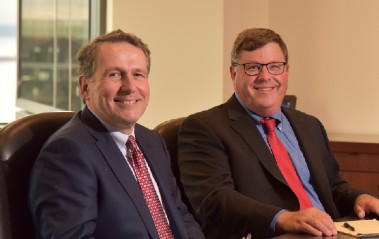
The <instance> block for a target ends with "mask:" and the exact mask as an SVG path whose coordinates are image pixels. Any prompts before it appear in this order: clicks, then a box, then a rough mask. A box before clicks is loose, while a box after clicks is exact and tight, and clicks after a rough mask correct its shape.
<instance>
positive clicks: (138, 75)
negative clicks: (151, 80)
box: [133, 72, 146, 78]
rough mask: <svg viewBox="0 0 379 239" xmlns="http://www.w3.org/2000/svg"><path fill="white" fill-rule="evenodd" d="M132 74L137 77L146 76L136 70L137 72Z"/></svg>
mask: <svg viewBox="0 0 379 239" xmlns="http://www.w3.org/2000/svg"><path fill="white" fill-rule="evenodd" d="M133 76H134V77H138V78H145V77H146V75H145V74H143V73H139V72H138V73H134V74H133Z"/></svg>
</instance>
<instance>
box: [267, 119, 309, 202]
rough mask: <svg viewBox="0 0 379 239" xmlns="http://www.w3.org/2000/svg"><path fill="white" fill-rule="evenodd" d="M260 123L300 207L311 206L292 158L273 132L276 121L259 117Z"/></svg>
mask: <svg viewBox="0 0 379 239" xmlns="http://www.w3.org/2000/svg"><path fill="white" fill-rule="evenodd" d="M261 123H262V124H263V125H264V127H265V128H266V134H267V140H268V143H269V145H270V147H271V151H272V154H273V155H274V158H275V160H276V163H277V164H278V167H279V169H280V171H281V172H282V174H283V177H284V178H285V179H286V181H287V183H288V185H289V186H290V188H291V189H292V191H293V192H294V193H295V194H296V196H297V198H298V200H299V203H300V209H305V208H308V207H313V205H312V202H311V200H310V199H309V196H308V194H307V193H306V192H305V190H304V187H303V184H302V183H301V181H300V179H299V176H298V174H297V172H296V170H295V167H294V166H293V163H292V160H291V158H290V156H289V155H288V152H287V150H286V148H285V147H284V145H283V144H282V142H281V141H280V140H279V138H278V137H277V136H276V133H275V126H276V121H275V119H273V118H269V119H264V118H262V119H261Z"/></svg>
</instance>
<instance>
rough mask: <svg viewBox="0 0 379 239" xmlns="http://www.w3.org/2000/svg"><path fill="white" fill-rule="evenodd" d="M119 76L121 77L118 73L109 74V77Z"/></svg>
mask: <svg viewBox="0 0 379 239" xmlns="http://www.w3.org/2000/svg"><path fill="white" fill-rule="evenodd" d="M120 76H121V74H120V72H111V73H109V77H120Z"/></svg>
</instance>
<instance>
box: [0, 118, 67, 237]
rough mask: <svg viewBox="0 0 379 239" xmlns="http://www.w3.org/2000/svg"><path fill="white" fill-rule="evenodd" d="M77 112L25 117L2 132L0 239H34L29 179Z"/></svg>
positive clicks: (0, 157)
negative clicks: (47, 147) (50, 143)
mask: <svg viewBox="0 0 379 239" xmlns="http://www.w3.org/2000/svg"><path fill="white" fill-rule="evenodd" d="M74 114H75V113H74V112H46V113H39V114H34V115H29V116H25V117H23V118H20V119H17V120H15V121H13V122H11V123H9V124H7V125H6V126H5V127H4V128H2V129H1V131H0V163H1V165H0V166H1V167H0V193H2V195H0V196H1V205H0V206H1V207H2V208H1V209H0V213H1V215H0V220H1V221H0V239H25V238H28V239H34V238H35V233H34V228H33V222H32V218H31V214H30V211H29V208H28V188H29V177H30V173H31V169H32V167H33V164H34V161H35V159H36V157H37V156H38V153H39V151H40V150H41V147H42V146H43V144H44V143H45V141H46V140H47V139H48V137H49V136H50V135H51V134H52V133H54V132H55V131H56V130H57V129H59V128H60V127H61V126H62V125H64V124H65V123H66V122H68V121H69V120H70V119H71V118H72V117H73V116H74Z"/></svg>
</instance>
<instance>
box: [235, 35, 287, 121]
mask: <svg viewBox="0 0 379 239" xmlns="http://www.w3.org/2000/svg"><path fill="white" fill-rule="evenodd" d="M273 62H285V58H284V54H283V51H282V50H281V48H280V46H279V45H278V44H277V43H274V42H271V43H268V44H266V45H264V46H263V47H261V48H258V49H256V50H254V51H242V52H241V53H240V55H239V58H238V63H239V64H245V63H259V64H267V63H273ZM288 69H289V66H288V65H286V66H285V69H284V72H283V73H282V74H279V75H272V74H270V73H269V72H268V71H267V68H266V66H263V68H262V71H261V72H260V73H259V74H258V75H256V76H249V75H247V74H246V73H245V70H244V67H243V66H237V67H234V66H231V68H230V73H231V77H232V81H233V85H234V90H235V92H236V93H237V95H238V97H239V99H240V100H241V101H242V103H243V104H245V105H246V106H247V107H248V108H249V109H250V110H252V111H253V112H255V113H256V114H259V115H261V116H266V117H269V116H272V115H273V114H275V113H276V112H277V111H278V110H279V108H280V107H281V105H282V101H283V98H284V96H285V94H286V91H287V86H288Z"/></svg>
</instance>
